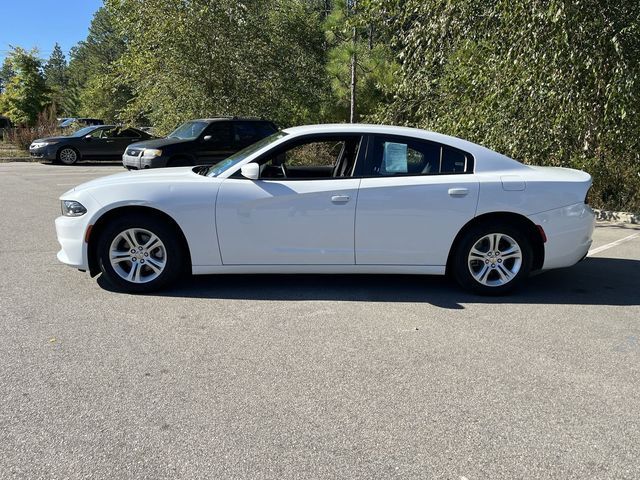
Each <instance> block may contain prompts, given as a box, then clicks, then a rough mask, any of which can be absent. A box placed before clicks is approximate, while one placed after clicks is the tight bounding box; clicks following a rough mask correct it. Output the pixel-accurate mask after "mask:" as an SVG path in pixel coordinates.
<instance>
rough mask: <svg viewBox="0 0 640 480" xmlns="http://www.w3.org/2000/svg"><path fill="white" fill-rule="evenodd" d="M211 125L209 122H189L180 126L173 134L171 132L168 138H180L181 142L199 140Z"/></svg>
mask: <svg viewBox="0 0 640 480" xmlns="http://www.w3.org/2000/svg"><path fill="white" fill-rule="evenodd" d="M207 125H209V124H208V123H207V122H198V121H195V122H187V123H183V124H182V125H180V126H179V127H178V128H176V129H175V130H174V131H173V132H171V133H170V134H169V136H168V138H179V139H180V140H193V139H195V138H198V135H200V134H201V133H202V131H203V130H204V129H205V128H207Z"/></svg>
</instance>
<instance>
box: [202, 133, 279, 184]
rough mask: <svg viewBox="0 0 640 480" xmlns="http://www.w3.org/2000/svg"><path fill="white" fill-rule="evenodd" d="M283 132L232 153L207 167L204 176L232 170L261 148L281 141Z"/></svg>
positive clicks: (215, 175)
mask: <svg viewBox="0 0 640 480" xmlns="http://www.w3.org/2000/svg"><path fill="white" fill-rule="evenodd" d="M286 135H287V134H286V133H285V132H276V133H274V134H273V135H269V136H268V137H265V138H263V139H262V140H259V141H257V142H256V143H254V144H252V145H249V146H248V147H247V148H244V149H242V150H240V151H239V152H237V153H234V154H233V155H231V156H230V157H227V158H225V159H224V160H222V161H221V162H218V163H216V164H215V165H213V166H211V167H209V169H208V170H207V171H206V172H204V175H207V176H209V177H217V176H218V175H220V174H221V173H222V172H225V171H227V170H228V169H230V168H232V167H233V166H234V165H237V164H238V163H240V162H242V161H243V160H244V159H245V158H247V157H248V156H250V155H252V154H253V153H255V152H257V151H258V150H260V149H261V148H264V147H266V146H267V145H269V144H270V143H273V142H275V141H276V140H279V139H281V138H282V137H284V136H286Z"/></svg>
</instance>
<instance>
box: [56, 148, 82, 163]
mask: <svg viewBox="0 0 640 480" xmlns="http://www.w3.org/2000/svg"><path fill="white" fill-rule="evenodd" d="M78 160H80V152H78V150H76V149H75V148H73V147H62V148H61V149H60V150H58V153H57V154H56V161H57V162H58V163H63V164H65V165H73V164H75V163H77V162H78Z"/></svg>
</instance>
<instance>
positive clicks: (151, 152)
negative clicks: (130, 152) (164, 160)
mask: <svg viewBox="0 0 640 480" xmlns="http://www.w3.org/2000/svg"><path fill="white" fill-rule="evenodd" d="M160 155H162V150H157V149H155V148H145V149H144V152H143V153H142V156H143V157H159V156H160Z"/></svg>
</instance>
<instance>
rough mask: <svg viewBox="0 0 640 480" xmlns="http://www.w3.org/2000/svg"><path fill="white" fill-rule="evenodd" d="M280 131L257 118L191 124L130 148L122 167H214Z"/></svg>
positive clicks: (218, 119)
mask: <svg viewBox="0 0 640 480" xmlns="http://www.w3.org/2000/svg"><path fill="white" fill-rule="evenodd" d="M277 130H278V129H277V128H276V126H275V125H274V124H273V123H272V122H269V121H267V120H259V119H254V118H238V117H218V118H206V119H200V120H190V121H188V122H186V123H183V124H182V125H180V126H179V127H178V128H176V129H175V130H174V131H173V132H172V133H171V134H170V135H169V136H168V137H166V138H159V139H156V140H147V141H144V142H138V143H134V144H132V145H129V147H128V148H127V150H126V151H125V153H124V155H123V156H122V163H123V165H124V166H125V167H126V168H128V169H142V168H156V167H183V166H188V165H204V164H214V163H217V162H219V161H220V160H223V159H225V158H227V157H228V156H229V155H232V154H234V153H235V152H237V151H239V150H242V149H243V148H245V147H248V146H249V145H251V144H252V143H255V142H257V141H258V140H261V139H263V138H264V137H267V136H269V135H271V134H272V133H274V132H276V131H277Z"/></svg>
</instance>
